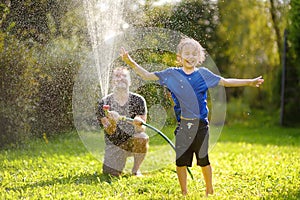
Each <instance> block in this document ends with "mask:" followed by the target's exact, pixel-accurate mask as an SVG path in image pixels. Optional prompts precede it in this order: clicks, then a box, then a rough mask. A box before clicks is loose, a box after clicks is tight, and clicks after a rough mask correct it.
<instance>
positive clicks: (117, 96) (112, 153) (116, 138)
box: [97, 67, 149, 176]
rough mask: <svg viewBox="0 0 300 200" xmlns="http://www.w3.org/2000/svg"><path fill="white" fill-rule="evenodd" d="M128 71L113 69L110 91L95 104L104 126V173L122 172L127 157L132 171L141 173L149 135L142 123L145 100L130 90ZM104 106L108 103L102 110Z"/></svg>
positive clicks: (114, 174)
mask: <svg viewBox="0 0 300 200" xmlns="http://www.w3.org/2000/svg"><path fill="white" fill-rule="evenodd" d="M130 83H131V80H130V73H129V71H128V70H127V69H126V68H124V67H118V68H116V69H114V71H113V74H112V85H113V92H112V93H111V94H109V95H107V96H106V97H104V98H103V99H101V101H100V102H99V103H98V110H97V118H98V120H99V122H100V124H101V125H102V126H103V128H104V133H105V143H106V146H105V156H104V163H103V168H102V169H103V173H105V174H110V175H113V176H119V175H121V173H122V171H123V169H124V167H125V164H126V159H127V157H129V156H133V157H134V165H133V168H132V174H133V175H137V176H140V175H141V172H140V166H141V164H142V162H143V160H144V158H145V156H146V152H147V150H148V145H149V137H148V135H147V134H146V133H145V127H144V126H143V125H142V123H143V122H145V121H146V118H147V107H146V101H145V99H144V98H143V97H142V96H140V95H138V94H136V93H132V92H130V91H129V86H130ZM103 105H109V106H110V111H108V113H105V111H104V110H103ZM120 116H126V117H129V118H132V119H134V120H133V122H128V121H124V120H120Z"/></svg>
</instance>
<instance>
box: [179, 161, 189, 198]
mask: <svg viewBox="0 0 300 200" xmlns="http://www.w3.org/2000/svg"><path fill="white" fill-rule="evenodd" d="M176 172H177V176H178V180H179V184H180V188H181V193H182V195H184V196H185V195H187V193H188V191H187V168H186V166H182V167H178V166H176Z"/></svg>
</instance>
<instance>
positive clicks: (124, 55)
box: [120, 47, 133, 65]
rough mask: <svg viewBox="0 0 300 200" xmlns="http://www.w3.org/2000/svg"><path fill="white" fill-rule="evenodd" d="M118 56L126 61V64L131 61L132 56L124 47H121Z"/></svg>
mask: <svg viewBox="0 0 300 200" xmlns="http://www.w3.org/2000/svg"><path fill="white" fill-rule="evenodd" d="M120 56H121V58H122V60H123V61H124V62H125V63H127V64H128V65H130V63H132V62H133V60H132V58H131V57H130V55H129V54H128V52H127V51H126V50H125V48H124V47H122V48H121V53H120Z"/></svg>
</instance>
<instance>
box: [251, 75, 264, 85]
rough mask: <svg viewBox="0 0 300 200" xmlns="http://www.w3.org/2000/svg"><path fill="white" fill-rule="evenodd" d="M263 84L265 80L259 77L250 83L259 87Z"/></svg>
mask: <svg viewBox="0 0 300 200" xmlns="http://www.w3.org/2000/svg"><path fill="white" fill-rule="evenodd" d="M263 82H264V79H263V78H262V76H259V77H257V78H254V79H252V81H251V82H250V86H252V87H259V86H260V85H261V84H262V83H263Z"/></svg>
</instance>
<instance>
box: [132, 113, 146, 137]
mask: <svg viewBox="0 0 300 200" xmlns="http://www.w3.org/2000/svg"><path fill="white" fill-rule="evenodd" d="M144 123H145V121H144V120H143V119H142V118H141V117H138V116H136V117H135V118H134V119H133V121H132V124H133V126H134V129H135V132H136V133H140V132H145V129H146V127H145V126H144V125H143V124H144Z"/></svg>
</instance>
